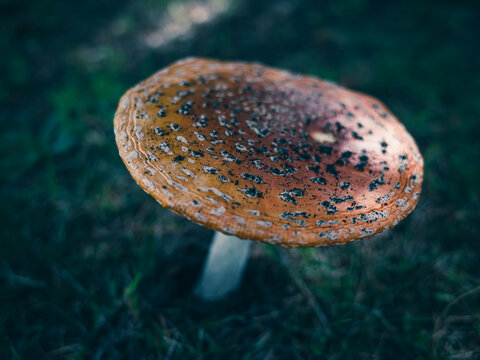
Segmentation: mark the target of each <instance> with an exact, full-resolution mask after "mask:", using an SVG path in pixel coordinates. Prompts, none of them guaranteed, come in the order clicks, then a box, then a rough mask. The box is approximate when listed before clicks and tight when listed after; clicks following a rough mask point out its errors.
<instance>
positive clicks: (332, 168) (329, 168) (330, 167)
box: [326, 164, 338, 177]
mask: <svg viewBox="0 0 480 360" xmlns="http://www.w3.org/2000/svg"><path fill="white" fill-rule="evenodd" d="M326 170H327V172H328V173H329V174H332V175H333V176H335V177H338V171H337V169H336V168H335V164H328V165H327V168H326Z"/></svg>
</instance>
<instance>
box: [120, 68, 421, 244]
mask: <svg viewBox="0 0 480 360" xmlns="http://www.w3.org/2000/svg"><path fill="white" fill-rule="evenodd" d="M166 104H168V106H166ZM160 118H161V121H160V120H159V119H160ZM159 125H160V126H159ZM115 138H116V141H117V145H118V148H119V152H120V155H121V157H122V159H123V160H124V162H125V163H126V164H127V166H128V170H129V171H130V172H131V173H132V175H133V177H134V178H135V180H136V181H137V182H138V184H139V185H140V186H141V187H142V188H143V189H144V190H145V191H147V192H148V193H149V194H151V195H152V196H154V197H155V198H156V199H157V200H158V201H159V202H161V203H162V205H163V206H166V207H169V208H171V209H173V210H174V211H177V212H179V213H180V214H183V215H185V216H186V217H188V218H189V219H191V220H193V221H196V222H199V223H201V224H203V225H205V226H207V227H210V228H213V229H215V230H221V231H228V233H229V234H234V235H236V236H238V237H241V238H247V239H254V240H261V241H265V242H269V243H272V244H280V245H283V246H302V247H303V246H317V245H331V244H337V243H344V242H348V241H352V240H356V239H359V238H364V237H368V236H371V235H373V234H375V233H378V232H381V231H383V230H384V229H385V228H389V227H391V226H393V224H396V223H397V222H399V221H401V220H402V219H403V218H404V217H405V216H406V215H407V214H408V213H409V212H410V211H412V209H413V208H414V205H415V203H416V201H417V200H418V195H419V192H420V186H421V181H422V174H423V173H422V162H421V155H420V154H419V152H418V149H417V147H416V145H415V143H414V142H413V141H412V139H411V137H410V136H409V135H408V133H406V131H405V129H404V128H403V127H402V126H401V125H400V124H399V123H398V121H397V120H396V119H395V117H394V116H393V115H391V114H390V113H389V112H388V110H387V109H386V108H385V107H384V106H383V105H382V104H381V103H380V102H379V101H377V100H376V99H373V98H371V97H368V96H364V95H362V94H360V93H357V92H352V91H350V90H348V89H345V88H343V87H339V86H336V85H335V84H333V83H331V82H325V81H322V80H319V79H316V78H313V77H307V76H300V75H292V74H291V73H289V72H287V71H282V70H277V69H272V68H269V67H265V66H262V65H258V64H249V63H223V62H219V61H214V60H205V59H185V60H181V61H179V62H177V63H175V64H173V65H171V66H169V67H167V68H166V69H163V70H162V71H161V72H160V73H158V74H155V75H153V76H152V77H151V78H149V79H147V80H146V81H144V82H141V83H140V84H139V85H137V86H136V87H135V88H133V89H132V90H131V91H128V92H127V94H126V95H125V96H124V97H123V98H122V99H121V101H120V105H119V108H118V110H117V113H116V115H115ZM387 143H388V148H387V145H386V144H387ZM387 149H388V151H387ZM207 154H208V156H205V155H207ZM386 154H388V158H386V156H385V155H386ZM387 161H388V162H387ZM180 163H181V164H180ZM179 179H180V180H181V181H180V180H179ZM366 189H368V190H367V191H366ZM206 200H207V201H206ZM372 208H373V209H376V210H375V211H378V213H374V212H372ZM294 210H295V211H294ZM375 219H376V220H375ZM320 227H321V232H320V231H319V230H320Z"/></svg>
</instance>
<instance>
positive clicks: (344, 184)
mask: <svg viewBox="0 0 480 360" xmlns="http://www.w3.org/2000/svg"><path fill="white" fill-rule="evenodd" d="M350 185H351V184H350V183H349V182H347V181H343V182H342V183H340V189H342V190H346V189H348V188H349V187H350Z"/></svg>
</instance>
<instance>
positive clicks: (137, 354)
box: [0, 0, 480, 360]
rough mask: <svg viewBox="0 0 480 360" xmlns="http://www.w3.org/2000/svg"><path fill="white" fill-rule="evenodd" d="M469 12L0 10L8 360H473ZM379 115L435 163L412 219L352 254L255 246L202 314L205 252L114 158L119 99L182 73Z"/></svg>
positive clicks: (478, 39)
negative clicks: (245, 69)
mask: <svg viewBox="0 0 480 360" xmlns="http://www.w3.org/2000/svg"><path fill="white" fill-rule="evenodd" d="M478 4H479V3H478V2H476V1H466V0H464V1H462V0H459V1H444V0H437V1H428V0H425V1H422V0H421V1H419V0H408V1H380V0H372V1H367V0H342V1H338V0H337V1H333V0H332V1H318V0H291V1H287V0H263V1H258V0H176V1H174V0H146V1H131V0H115V1H113V0H112V1H110V0H103V1H100V0H83V1H75V2H73V1H58V0H57V1H55V0H36V1H25V0H1V1H0V23H1V30H0V50H1V54H0V103H1V107H0V184H1V188H0V191H1V198H0V200H1V201H0V221H1V224H0V225H1V226H0V358H1V359H97V360H99V359H187V358H188V359H190V358H192V359H229V358H232V359H313V358H319V359H322V358H325V359H480V265H479V259H480V225H479V223H480V210H479V209H480V194H479V188H480V167H479V163H480V140H479V139H480V137H479V136H480V100H479V99H480V76H479V65H480V63H479V58H480V31H479V25H478V19H479V11H478V10H479V6H478ZM191 55H196V56H204V57H213V58H219V59H228V60H253V61H259V62H262V63H265V64H267V65H271V66H275V67H280V68H286V69H289V70H292V71H295V72H300V73H307V74H312V75H315V76H319V77H322V78H326V79H329V80H332V81H335V82H338V83H340V84H342V85H344V86H347V87H350V88H352V89H355V90H359V91H362V92H366V93H369V94H372V95H374V96H375V97H378V98H380V99H381V100H382V101H383V102H385V103H386V104H387V106H389V108H390V109H391V110H392V112H393V113H394V114H396V115H397V116H398V118H399V119H400V120H401V121H402V122H403V123H404V124H405V126H406V127H407V129H408V130H409V131H410V133H411V134H412V135H413V136H414V138H415V139H416V140H417V142H418V145H419V147H420V149H421V151H422V153H423V155H424V158H425V182H424V189H423V193H422V196H421V199H420V202H419V204H418V207H417V209H416V210H415V211H414V212H413V214H412V215H410V216H409V217H408V218H407V219H406V220H405V221H404V222H402V223H401V224H400V225H399V226H397V227H396V228H395V229H393V230H391V231H389V232H388V233H386V234H384V235H381V236H378V237H375V238H372V239H369V240H365V241H361V242H357V243H352V244H349V245H345V246H341V247H331V248H323V249H303V250H295V249H294V250H284V249H279V248H276V247H272V246H266V245H260V244H255V246H254V249H253V252H252V255H251V258H250V262H249V264H248V268H247V273H246V276H245V278H244V281H243V284H242V287H241V289H240V290H239V291H238V292H237V293H235V294H234V295H233V296H231V297H229V298H228V299H226V300H225V301H223V302H221V303H219V304H215V305H209V304H202V303H200V302H198V301H197V300H195V299H194V298H193V297H192V295H191V288H192V285H193V284H194V282H195V280H196V278H197V276H198V273H199V271H200V268H201V265H202V262H203V260H204V258H205V254H206V251H207V248H208V244H209V241H210V239H211V236H212V232H211V231H209V230H207V229H205V228H203V227H200V226H198V225H195V224H194V223H191V222H189V221H188V220H186V219H184V218H182V217H180V216H178V215H175V214H173V213H172V212H170V211H168V210H166V209H162V208H161V207H160V206H159V205H158V204H157V203H156V202H155V201H154V200H153V199H152V198H150V197H149V196H147V195H146V194H145V193H144V192H143V191H141V190H140V189H139V187H138V186H137V185H136V184H135V182H134V181H133V180H132V178H131V177H130V175H129V174H128V172H127V170H126V168H125V166H124V165H123V164H122V162H121V160H120V158H119V156H118V153H117V148H116V145H115V142H114V137H113V130H112V119H113V114H114V111H115V109H116V106H117V101H118V99H119V97H120V96H121V95H122V94H123V93H124V92H125V91H126V90H127V89H128V88H129V87H131V86H133V85H134V84H135V83H136V82H138V81H140V80H142V79H144V78H146V77H147V76H149V75H150V74H151V73H153V72H154V71H156V70H158V69H160V68H162V67H165V66H166V65H168V64H169V63H171V62H173V61H175V60H177V59H179V58H182V57H185V56H191Z"/></svg>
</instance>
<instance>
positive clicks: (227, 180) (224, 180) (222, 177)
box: [218, 174, 232, 182]
mask: <svg viewBox="0 0 480 360" xmlns="http://www.w3.org/2000/svg"><path fill="white" fill-rule="evenodd" d="M218 180H220V181H222V182H232V181H231V180H230V179H229V178H227V177H226V176H224V175H222V174H220V175H218Z"/></svg>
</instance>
